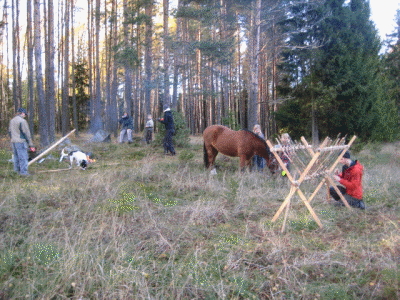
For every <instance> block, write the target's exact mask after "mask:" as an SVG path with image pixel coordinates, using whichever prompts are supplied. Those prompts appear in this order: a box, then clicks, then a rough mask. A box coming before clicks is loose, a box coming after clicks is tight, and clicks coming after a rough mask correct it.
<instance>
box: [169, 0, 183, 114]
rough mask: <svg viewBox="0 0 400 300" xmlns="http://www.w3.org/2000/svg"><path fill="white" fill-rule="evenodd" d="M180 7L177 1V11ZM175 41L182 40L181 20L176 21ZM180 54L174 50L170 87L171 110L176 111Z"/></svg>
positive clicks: (179, 0)
mask: <svg viewBox="0 0 400 300" xmlns="http://www.w3.org/2000/svg"><path fill="white" fill-rule="evenodd" d="M180 7H182V1H181V0H178V9H179V8H180ZM176 22H177V24H176V33H175V35H176V39H177V40H178V41H179V40H182V37H181V31H182V28H181V27H182V20H181V18H179V19H177V20H176ZM181 54H182V51H181V49H179V48H178V47H175V48H174V82H173V87H172V101H171V102H172V103H171V108H172V109H175V110H177V109H178V107H177V106H178V75H179V70H180V63H181Z"/></svg>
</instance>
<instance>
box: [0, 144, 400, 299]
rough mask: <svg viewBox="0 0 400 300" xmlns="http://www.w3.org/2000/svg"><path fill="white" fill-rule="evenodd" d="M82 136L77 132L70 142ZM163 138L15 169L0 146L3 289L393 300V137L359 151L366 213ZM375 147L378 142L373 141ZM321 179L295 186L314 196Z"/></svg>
mask: <svg viewBox="0 0 400 300" xmlns="http://www.w3.org/2000/svg"><path fill="white" fill-rule="evenodd" d="M74 143H76V144H78V145H79V144H83V141H82V140H74ZM191 145H192V146H191V147H190V148H188V149H178V150H177V155H176V156H174V157H171V156H164V155H163V151H162V148H161V147H160V148H156V147H149V146H147V145H143V144H140V143H137V144H134V145H126V144H125V145H116V144H114V143H112V144H100V145H96V146H92V148H91V149H90V150H91V151H92V152H93V153H94V155H95V156H96V162H95V163H93V164H91V165H90V166H89V167H88V169H87V170H86V171H81V170H79V169H78V168H77V167H75V168H73V169H72V170H69V171H60V172H49V171H52V170H54V169H62V168H67V167H68V164H67V163H66V162H62V163H59V162H58V160H57V158H58V157H59V156H58V155H59V154H58V153H57V151H55V152H54V153H52V155H53V156H54V157H55V160H50V159H49V160H46V161H45V162H43V163H42V164H34V165H33V166H31V167H30V172H31V173H33V174H34V175H33V176H31V177H29V178H20V177H19V176H16V175H15V174H14V172H13V171H12V164H11V163H9V162H8V160H9V159H10V158H11V152H10V151H9V149H7V148H3V149H2V150H1V151H0V164H1V171H0V191H1V195H2V196H1V197H0V199H1V200H0V299H21V298H24V299H67V298H70V299H398V298H399V297H400V293H399V290H400V286H399V285H400V267H399V266H400V261H399V257H400V246H399V245H400V234H399V225H400V210H399V207H398V205H399V195H400V183H399V180H398V178H400V171H399V170H400V168H399V166H400V155H399V154H398V153H400V145H399V144H398V143H395V144H390V145H381V146H379V147H377V146H374V147H370V148H368V147H366V148H365V149H363V150H361V151H360V152H359V153H358V154H357V155H356V156H357V157H356V158H357V159H359V160H360V162H361V163H362V164H363V165H364V167H365V169H364V170H365V174H364V181H363V185H364V200H365V203H366V205H367V210H365V211H359V210H355V209H353V210H352V211H349V210H347V209H346V208H343V207H337V206H333V205H332V204H329V203H327V201H326V194H325V191H326V189H324V188H322V189H321V191H320V192H319V193H318V194H317V196H316V197H315V199H314V200H313V202H312V206H313V208H314V209H315V211H316V213H317V215H318V217H319V218H320V220H321V222H322V223H323V225H324V227H323V229H320V228H319V227H318V225H317V224H316V222H315V221H314V220H313V218H312V217H311V215H310V214H309V212H308V210H307V209H306V207H305V206H304V205H303V204H302V203H301V200H300V199H299V198H294V200H293V202H292V205H291V209H290V211H289V214H288V221H287V224H286V232H285V233H284V234H281V232H280V229H281V225H282V222H283V214H282V216H281V217H280V218H279V219H278V220H277V222H275V223H272V222H271V219H272V217H273V215H274V214H275V212H276V211H277V209H278V208H279V206H280V205H281V203H282V202H283V200H284V198H285V197H286V195H287V193H288V192H289V186H288V184H287V182H286V181H285V180H286V179H285V178H273V177H271V176H270V174H269V173H268V171H266V173H262V174H260V173H249V172H245V173H243V174H239V172H238V171H237V169H238V159H230V158H226V157H223V156H219V157H218V158H217V163H218V165H219V168H218V174H217V175H215V176H210V175H209V172H208V171H206V170H205V169H204V168H203V163H202V155H203V153H202V146H201V140H200V139H199V138H198V137H192V138H191ZM378 148H379V149H378ZM317 184H318V181H317V180H315V181H310V182H307V183H305V184H304V185H302V190H303V191H304V192H305V193H306V196H308V195H310V193H311V192H312V191H313V189H314V188H315V186H316V185H317Z"/></svg>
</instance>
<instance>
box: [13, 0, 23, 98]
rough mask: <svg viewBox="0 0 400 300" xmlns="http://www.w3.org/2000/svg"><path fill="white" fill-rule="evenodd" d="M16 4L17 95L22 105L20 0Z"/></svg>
mask: <svg viewBox="0 0 400 300" xmlns="http://www.w3.org/2000/svg"><path fill="white" fill-rule="evenodd" d="M15 4H16V17H15V26H16V32H15V33H16V44H17V49H16V51H17V77H16V78H15V80H16V81H17V95H18V96H17V97H18V99H19V101H20V105H22V104H23V103H22V84H21V82H22V79H21V45H20V44H21V41H20V38H19V36H20V32H19V1H16V2H15Z"/></svg>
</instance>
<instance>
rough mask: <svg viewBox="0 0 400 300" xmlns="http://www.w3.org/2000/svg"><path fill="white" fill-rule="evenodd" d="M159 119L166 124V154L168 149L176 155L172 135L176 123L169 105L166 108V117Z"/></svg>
mask: <svg viewBox="0 0 400 300" xmlns="http://www.w3.org/2000/svg"><path fill="white" fill-rule="evenodd" d="M157 120H158V121H160V122H161V123H163V124H164V126H165V137H164V154H168V151H170V152H171V154H172V155H175V154H176V152H175V149H174V145H173V144H172V136H173V135H174V133H175V125H174V118H173V116H172V112H171V109H170V108H169V107H167V108H166V109H165V110H164V118H161V119H160V118H158V119H157Z"/></svg>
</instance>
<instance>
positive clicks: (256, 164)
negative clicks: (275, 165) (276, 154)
mask: <svg viewBox="0 0 400 300" xmlns="http://www.w3.org/2000/svg"><path fill="white" fill-rule="evenodd" d="M265 162H266V161H265V158H264V157H262V156H258V155H254V156H253V169H256V168H257V170H258V171H262V170H263V169H264V167H265Z"/></svg>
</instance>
